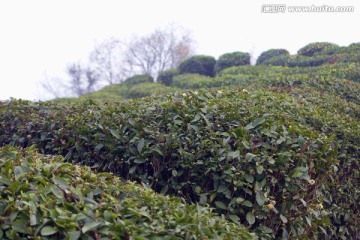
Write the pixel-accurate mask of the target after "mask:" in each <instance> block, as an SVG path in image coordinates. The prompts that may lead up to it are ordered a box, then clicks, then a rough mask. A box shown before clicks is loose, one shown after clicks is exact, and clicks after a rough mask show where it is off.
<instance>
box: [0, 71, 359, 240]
mask: <svg viewBox="0 0 360 240" xmlns="http://www.w3.org/2000/svg"><path fill="white" fill-rule="evenodd" d="M253 69H254V68H253ZM274 69H278V68H274ZM255 70H256V69H255ZM226 71H228V72H227V73H226V74H229V73H230V71H234V69H233V70H231V69H229V70H225V72H226ZM235 71H236V70H235ZM251 71H253V70H251ZM269 71H270V70H269ZM319 71H320V70H319ZM232 74H233V76H235V73H234V72H233V73H232ZM259 75H260V74H259ZM270 81H272V79H270ZM274 81H275V82H281V81H282V80H281V79H280V80H279V79H275V80H274ZM318 81H320V83H319V84H318V86H321V87H324V88H325V90H324V89H322V88H320V87H316V85H311V84H306V85H304V86H302V88H296V87H291V86H290V85H286V87H277V88H273V87H271V86H273V84H268V86H270V88H262V89H260V88H259V85H267V84H266V83H265V84H263V83H261V82H260V81H259V85H258V86H257V85H256V84H255V85H253V88H251V87H249V88H247V89H243V88H240V87H232V88H231V89H230V88H229V89H226V88H223V89H221V90H217V89H213V90H207V91H205V90H199V91H198V92H197V91H188V92H181V93H180V92H179V93H174V94H169V95H166V96H160V97H152V98H144V99H139V100H129V101H127V102H123V103H117V104H116V103H114V104H106V105H104V106H99V105H96V104H94V103H92V102H91V101H90V102H85V103H82V104H77V105H76V104H75V105H56V104H53V103H34V102H27V101H16V100H13V101H9V102H2V103H1V105H0V109H1V120H0V121H1V122H0V144H1V145H13V146H20V147H28V146H31V145H35V146H36V147H37V148H38V149H39V150H40V151H41V152H42V153H47V154H61V155H63V156H65V160H66V161H69V162H77V163H81V164H84V165H87V166H91V167H92V168H94V169H97V170H98V171H105V172H112V173H114V174H115V175H117V176H120V177H121V178H123V179H126V180H135V181H139V182H142V183H145V184H148V185H149V186H151V188H152V189H154V190H155V191H157V192H161V193H164V194H170V195H177V196H181V197H182V198H184V199H185V200H186V201H187V202H189V203H195V202H196V203H198V204H200V205H210V206H212V207H214V208H215V211H216V212H217V213H219V214H223V215H224V216H226V217H227V218H228V219H229V220H232V221H234V222H236V223H241V224H243V225H246V226H249V227H250V231H251V232H254V233H256V234H257V235H258V236H260V237H261V238H281V237H282V238H291V239H319V238H323V239H331V238H336V239H349V238H350V239H351V238H352V239H356V237H358V236H359V234H360V233H359V229H358V226H359V225H360V218H359V210H360V209H359V207H360V206H359V200H360V199H359V194H360V189H359V183H360V172H359V165H360V164H359V159H360V151H359V142H360V124H359V117H360V116H359V104H358V102H357V101H358V95H356V94H355V95H351V94H352V93H351V91H349V93H346V91H345V90H344V91H342V90H341V89H345V88H346V83H347V82H348V81H347V80H344V81H345V83H344V82H343V80H337V81H338V83H339V84H329V85H328V82H330V81H327V80H326V81H325V80H323V79H319V80H318ZM305 82H306V83H309V82H312V81H311V79H307V80H306V81H305ZM324 82H325V84H324ZM354 83H355V84H354V86H355V87H354V90H355V91H356V89H359V88H358V83H356V82H354ZM337 88H338V89H340V90H341V91H339V92H340V94H339V96H335V95H333V93H334V92H336V91H337ZM255 89H258V90H255ZM351 90H352V89H351ZM346 94H349V96H353V97H347V96H348V95H346Z"/></svg>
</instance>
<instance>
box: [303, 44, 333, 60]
mask: <svg viewBox="0 0 360 240" xmlns="http://www.w3.org/2000/svg"><path fill="white" fill-rule="evenodd" d="M331 48H339V45H337V44H334V43H328V42H315V43H310V44H308V45H306V46H305V47H303V48H301V49H299V51H298V54H299V55H303V56H308V57H311V56H314V55H315V54H316V53H319V52H322V51H324V50H328V49H331Z"/></svg>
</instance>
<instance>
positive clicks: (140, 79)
mask: <svg viewBox="0 0 360 240" xmlns="http://www.w3.org/2000/svg"><path fill="white" fill-rule="evenodd" d="M148 82H154V78H153V77H151V76H150V75H148V74H143V75H134V76H132V77H129V78H128V79H126V80H125V81H124V83H125V84H128V85H136V84H140V83H148Z"/></svg>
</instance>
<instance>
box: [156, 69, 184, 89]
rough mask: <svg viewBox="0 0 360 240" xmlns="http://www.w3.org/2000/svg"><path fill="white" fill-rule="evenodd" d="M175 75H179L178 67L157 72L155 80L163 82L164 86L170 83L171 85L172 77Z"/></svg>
mask: <svg viewBox="0 0 360 240" xmlns="http://www.w3.org/2000/svg"><path fill="white" fill-rule="evenodd" d="M176 75H179V70H178V69H170V70H165V71H162V72H160V73H159V76H158V78H157V82H158V83H161V84H164V85H166V86H170V85H172V81H173V78H174V76H176Z"/></svg>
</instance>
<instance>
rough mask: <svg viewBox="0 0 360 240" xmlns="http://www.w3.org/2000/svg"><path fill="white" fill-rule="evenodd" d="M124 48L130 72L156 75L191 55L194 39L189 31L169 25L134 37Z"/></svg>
mask: <svg viewBox="0 0 360 240" xmlns="http://www.w3.org/2000/svg"><path fill="white" fill-rule="evenodd" d="M125 48H126V51H125V57H124V60H125V64H126V65H127V66H128V69H129V70H130V71H131V72H132V73H137V74H139V73H140V74H149V75H151V76H153V77H156V76H157V75H158V74H159V72H161V71H164V70H166V69H170V68H176V67H178V66H179V64H180V63H181V61H183V60H184V59H186V58H188V57H190V56H192V55H193V53H194V40H193V39H192V38H191V35H190V33H189V31H187V30H185V29H183V28H182V27H180V26H177V25H170V26H169V27H167V28H164V29H157V30H155V32H154V33H152V34H150V35H148V36H144V37H134V38H133V39H132V40H131V41H129V42H128V43H127V44H126V47H125Z"/></svg>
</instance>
